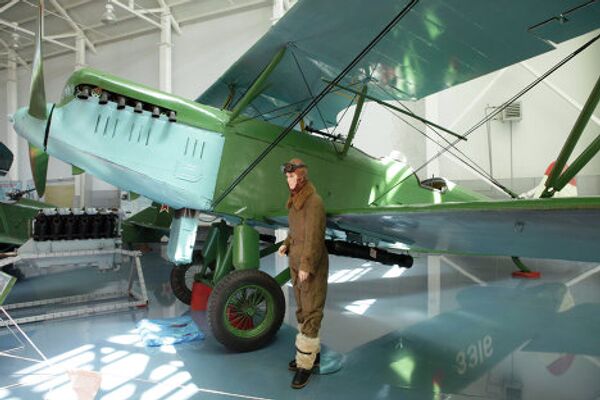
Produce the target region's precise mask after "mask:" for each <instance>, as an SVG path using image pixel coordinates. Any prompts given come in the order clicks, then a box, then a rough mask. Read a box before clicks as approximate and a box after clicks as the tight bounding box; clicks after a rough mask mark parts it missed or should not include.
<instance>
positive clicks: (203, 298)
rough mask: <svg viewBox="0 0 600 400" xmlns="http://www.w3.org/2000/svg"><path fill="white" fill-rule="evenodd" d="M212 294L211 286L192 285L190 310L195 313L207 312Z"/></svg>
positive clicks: (196, 283)
mask: <svg viewBox="0 0 600 400" xmlns="http://www.w3.org/2000/svg"><path fill="white" fill-rule="evenodd" d="M211 292H212V288H211V287H210V286H207V285H205V284H204V283H201V282H194V284H193V285H192V302H191V304H190V308H191V309H192V310H193V311H206V309H207V307H208V297H209V296H210V293H211Z"/></svg>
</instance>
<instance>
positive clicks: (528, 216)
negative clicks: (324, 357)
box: [13, 0, 600, 351]
mask: <svg viewBox="0 0 600 400" xmlns="http://www.w3.org/2000/svg"><path fill="white" fill-rule="evenodd" d="M40 10H41V11H40V12H41V13H42V12H43V9H42V7H40ZM40 21H42V19H41V18H40ZM41 25H42V23H41V22H40V32H42V31H43V29H42V28H43V27H42V26H41ZM598 27H600V3H599V2H598V1H596V0H591V1H588V0H569V1H565V0H529V1H503V2H484V1H476V0H468V1H461V2H459V3H453V2H447V1H442V0H421V1H418V0H394V1H391V0H381V1H377V2H371V3H369V4H368V6H366V5H365V2H361V1H358V0H328V1H321V0H303V1H300V2H298V4H296V5H295V6H294V7H293V8H292V9H291V10H290V11H289V12H288V13H287V14H286V15H285V16H284V17H283V18H282V19H281V20H280V21H279V22H278V23H277V24H275V25H274V26H273V27H272V28H271V29H270V30H269V31H268V32H267V33H266V34H265V36H264V37H263V38H261V39H260V40H259V41H258V42H257V43H256V44H255V45H254V46H253V47H252V48H251V49H250V50H249V51H248V52H246V54H244V55H243V56H242V57H241V58H240V59H239V60H238V61H237V62H236V63H235V64H234V65H233V66H232V67H231V68H230V69H229V70H227V71H226V72H225V73H224V74H223V76H222V77H221V78H219V79H218V80H217V81H216V82H215V83H214V84H213V85H212V86H211V87H210V88H209V89H208V90H206V91H205V92H204V93H203V94H202V95H201V96H200V97H198V98H197V99H196V101H189V100H185V99H182V98H180V97H177V96H173V95H171V94H168V93H164V92H160V91H157V90H155V89H152V88H149V87H145V86H142V85H138V84H136V83H133V82H130V81H126V80H123V79H120V78H118V77H115V76H112V75H109V74H106V73H103V72H100V71H96V70H93V69H87V68H86V69H82V70H79V71H76V72H75V73H73V75H72V76H71V77H70V78H69V80H68V82H67V84H66V86H65V88H64V92H63V94H62V98H61V99H60V100H59V101H58V102H57V103H56V104H53V103H47V102H46V98H45V93H44V84H43V73H42V53H41V44H42V43H41V40H40V37H39V35H38V39H37V50H36V55H35V61H34V67H33V77H32V84H31V99H30V103H29V107H26V108H23V109H21V110H19V111H18V112H17V113H16V114H15V116H14V118H13V121H14V126H15V130H16V131H17V132H18V133H19V134H20V135H21V136H23V137H25V138H26V139H27V140H28V141H29V143H30V144H31V145H32V146H34V147H37V148H39V149H43V151H44V152H46V153H47V154H49V155H51V156H54V157H57V158H59V159H61V160H63V161H65V162H68V163H70V164H72V165H74V166H76V167H78V168H81V169H83V170H85V171H87V172H89V173H91V174H93V175H95V176H97V177H99V178H101V179H103V180H104V181H106V182H109V183H111V184H113V185H115V186H117V187H120V188H122V189H124V190H129V191H133V192H136V193H140V194H142V195H144V196H146V197H148V198H150V199H152V200H154V201H156V202H159V203H164V204H167V205H169V206H170V207H171V208H173V209H174V210H176V211H175V213H174V218H173V222H172V224H171V228H170V239H169V244H168V251H167V252H168V256H169V259H170V260H171V261H172V262H173V263H175V264H176V266H175V267H174V268H175V269H174V271H182V270H184V269H185V268H186V266H187V265H189V264H190V263H191V262H192V259H193V257H194V251H193V247H194V243H195V239H196V231H197V225H198V214H199V213H200V212H202V213H206V214H212V215H214V216H217V217H220V218H221V219H222V220H221V222H219V223H216V224H214V225H213V226H212V228H211V230H210V231H209V233H208V236H207V238H206V240H205V241H204V245H203V249H202V254H201V256H202V258H203V261H202V264H203V266H202V268H201V270H200V272H199V273H198V274H197V275H196V277H197V278H198V279H200V280H202V281H203V282H204V283H205V284H207V285H209V286H211V287H212V288H213V291H212V294H211V297H210V299H209V321H210V324H211V328H212V330H213V333H214V335H215V337H216V338H217V339H218V340H219V341H220V342H221V343H223V344H224V345H225V346H227V347H229V348H231V349H234V350H241V351H247V350H252V349H256V348H259V347H261V346H263V345H265V344H266V343H267V342H268V341H269V340H270V339H271V338H272V337H273V336H274V335H275V333H276V332H277V331H278V329H279V327H280V325H281V323H282V320H283V316H284V311H285V304H284V300H283V295H282V291H281V289H280V286H281V285H282V284H284V283H285V282H286V281H287V280H288V279H289V271H285V272H283V273H281V274H279V275H278V276H276V277H271V276H269V275H267V274H265V273H263V272H262V271H259V266H260V258H261V257H263V256H265V255H268V254H272V253H273V252H274V251H275V249H276V248H277V244H274V245H271V246H267V247H263V246H261V240H260V238H261V236H260V235H259V233H258V231H257V229H256V228H260V227H269V228H278V227H285V226H286V224H287V220H286V215H287V210H286V209H285V206H284V205H285V203H286V198H287V196H288V192H287V188H286V186H285V184H284V181H283V179H282V176H281V172H280V165H281V164H282V163H283V162H285V161H287V160H289V159H291V158H292V157H300V158H302V159H303V160H304V161H305V162H306V163H307V164H308V165H309V166H310V170H311V171H312V172H311V177H312V180H313V181H314V183H315V185H316V187H317V188H318V189H319V191H320V193H321V194H322V197H323V199H324V202H325V205H326V209H327V213H328V229H327V236H328V239H329V241H328V247H329V249H330V251H331V252H332V253H335V254H341V255H350V256H355V257H363V258H368V259H372V260H376V261H382V262H387V263H391V264H399V265H402V266H410V265H411V264H412V258H411V256H410V255H408V254H398V253H397V252H393V251H390V250H389V247H392V246H394V245H396V244H398V243H403V244H404V245H405V246H407V248H408V249H409V251H432V252H448V253H466V254H485V255H496V256H511V257H515V260H516V261H518V258H517V257H536V258H557V259H564V260H582V261H600V248H599V247H598V242H599V241H600V224H598V221H600V198H561V199H555V198H552V197H553V194H554V193H556V192H557V191H558V190H560V188H561V185H562V186H564V184H565V183H566V182H568V181H569V180H570V179H571V178H572V177H573V176H574V175H575V174H576V173H577V171H579V170H580V169H581V168H582V166H583V165H585V164H586V163H587V162H588V161H589V160H590V159H591V157H593V156H594V155H595V154H596V153H597V152H598V150H599V149H600V137H598V138H596V140H594V141H593V143H592V145H590V147H589V148H588V149H586V150H585V151H584V152H583V154H582V155H581V156H580V157H579V158H577V159H576V160H575V161H574V162H573V163H572V165H571V167H569V168H567V169H566V170H565V171H564V172H563V166H565V163H566V161H567V159H568V158H569V156H570V155H571V153H572V151H573V147H574V145H575V143H576V142H577V140H578V138H579V137H580V135H581V133H582V130H583V127H584V126H585V124H586V122H587V120H588V119H589V117H590V115H591V113H592V112H593V110H594V108H595V106H596V104H597V103H598V99H599V98H600V80H599V81H598V83H596V85H595V87H594V89H593V91H592V94H591V95H590V98H589V99H588V101H587V103H586V105H585V107H584V110H583V112H582V113H581V116H580V117H579V119H578V120H577V122H576V123H575V126H574V128H573V131H572V132H571V134H570V136H569V139H568V140H567V142H566V144H565V147H564V149H563V151H562V152H561V154H560V156H559V157H558V159H557V163H556V166H555V168H554V169H553V173H552V174H551V175H550V177H549V179H548V181H547V182H546V190H544V193H543V194H542V198H540V199H534V200H524V199H517V198H516V195H514V194H512V193H511V195H512V197H515V198H514V199H507V200H505V201H492V200H490V199H487V198H485V197H484V196H482V195H479V194H476V193H474V192H472V191H470V190H467V189H465V188H461V187H459V186H457V185H455V184H453V183H451V182H448V181H446V180H444V179H441V178H436V179H433V180H423V181H421V180H419V178H418V176H417V174H416V172H418V171H416V170H414V169H412V168H411V167H410V166H409V165H407V164H406V163H403V162H401V161H397V160H394V159H388V158H384V159H375V158H373V157H371V156H369V155H367V154H365V153H363V152H361V151H360V150H358V149H356V148H354V147H352V141H353V138H354V135H355V133H356V127H357V123H358V121H359V118H360V114H361V109H362V105H363V104H364V102H365V101H376V102H379V103H381V104H384V105H385V104H387V103H386V101H387V100H417V99H421V98H423V97H425V96H427V95H430V94H432V93H436V92H439V91H441V90H444V89H446V88H448V87H451V86H454V85H457V84H459V83H462V82H466V81H469V80H471V79H474V78H476V77H479V76H482V75H484V74H487V73H489V72H492V71H495V70H498V69H500V68H503V67H506V66H508V65H511V64H514V63H516V62H519V61H521V60H524V59H527V58H530V57H533V56H535V55H538V54H541V53H544V52H547V51H549V50H552V49H553V48H554V46H553V43H559V42H562V41H564V40H566V39H569V38H572V37H575V36H578V35H582V34H584V33H588V32H591V31H593V30H594V29H597V28H598ZM599 37H600V35H597V36H595V37H594V38H593V39H592V40H590V41H588V42H587V43H586V44H585V45H584V46H582V47H581V48H580V49H578V50H577V51H576V52H574V53H572V54H571V55H570V56H569V57H567V58H566V59H564V60H563V61H562V62H561V63H559V64H558V65H556V66H555V67H554V68H552V69H551V70H549V71H548V72H547V73H546V74H544V75H542V77H541V78H540V79H538V80H536V81H535V82H533V83H532V84H531V85H529V86H528V87H527V88H525V89H524V90H523V91H522V92H521V93H519V94H518V95H517V96H514V97H513V98H511V99H509V100H508V101H507V102H506V103H505V104H504V105H503V106H502V107H500V108H498V109H497V110H496V113H498V112H501V111H502V109H503V108H504V107H505V106H507V105H508V104H510V103H511V102H512V101H514V100H516V99H517V98H518V97H519V96H520V95H522V94H524V93H525V92H526V91H527V90H528V89H529V88H531V87H533V86H534V85H535V84H537V83H539V82H540V81H541V80H542V79H543V78H545V77H546V76H548V75H549V74H551V73H552V72H554V71H555V70H556V69H558V68H559V67H560V66H562V65H563V64H564V63H566V62H568V61H569V60H570V59H571V58H573V57H575V56H576V55H577V54H579V53H580V52H582V51H585V49H586V48H588V47H589V46H591V45H593V43H594V42H595V41H596V40H597V39H598V38H599ZM354 103H356V108H355V112H354V116H353V121H352V124H351V128H350V130H349V132H348V133H347V135H346V136H345V137H341V136H336V135H335V134H334V133H333V132H331V131H329V128H333V127H335V126H336V125H337V123H338V121H337V115H338V114H339V113H340V112H341V111H343V110H344V109H347V108H348V107H349V106H350V105H352V104H354ZM404 112H405V113H408V114H409V116H410V117H414V118H416V119H419V120H420V121H422V122H424V123H426V124H427V125H429V126H432V127H435V128H436V129H438V130H442V131H444V132H445V134H446V135H450V136H449V137H452V140H455V141H456V142H458V141H460V140H463V139H466V137H467V136H468V135H469V134H470V133H471V132H473V131H474V130H475V129H476V128H477V127H478V126H481V125H483V124H484V123H485V122H486V120H482V121H480V123H479V124H477V125H476V126H474V127H473V128H472V129H471V130H469V131H467V132H465V133H462V134H457V133H455V132H451V131H450V130H449V129H446V128H444V127H441V126H439V125H436V124H435V123H434V122H431V121H427V120H424V119H423V118H421V117H418V116H416V115H414V114H412V113H411V112H408V111H404ZM494 115H495V113H492V114H491V115H490V116H488V118H492V117H493V116H494ZM456 142H450V144H449V148H450V146H453V145H455V144H456ZM33 155H34V158H35V159H34V162H33V163H32V164H33V165H42V166H43V165H44V158H45V157H47V156H46V155H45V154H44V153H40V152H38V153H37V154H33ZM41 169H43V168H41V167H40V170H41ZM34 176H36V177H37V178H36V180H35V181H36V182H38V183H40V184H41V183H42V182H43V181H44V177H43V174H40V173H38V172H36V171H34ZM508 192H509V193H510V191H508ZM386 249H387V250H386ZM197 256H198V255H197Z"/></svg>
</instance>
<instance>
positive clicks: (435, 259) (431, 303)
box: [427, 256, 442, 318]
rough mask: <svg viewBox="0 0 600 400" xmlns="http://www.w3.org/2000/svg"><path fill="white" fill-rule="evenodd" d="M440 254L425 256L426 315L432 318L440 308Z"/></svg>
mask: <svg viewBox="0 0 600 400" xmlns="http://www.w3.org/2000/svg"><path fill="white" fill-rule="evenodd" d="M440 258H441V257H440V256H427V316H428V317H429V318H433V317H435V316H436V315H438V314H439V313H440V309H441V303H442V301H441V286H442V279H441V263H440Z"/></svg>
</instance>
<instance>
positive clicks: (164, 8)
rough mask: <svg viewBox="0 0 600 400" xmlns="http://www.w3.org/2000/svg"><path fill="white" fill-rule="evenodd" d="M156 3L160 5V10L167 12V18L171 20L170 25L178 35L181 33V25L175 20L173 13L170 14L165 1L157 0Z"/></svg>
mask: <svg viewBox="0 0 600 400" xmlns="http://www.w3.org/2000/svg"><path fill="white" fill-rule="evenodd" d="M158 3H159V4H160V6H161V7H162V12H165V13H167V14H169V19H170V20H171V26H172V27H173V29H174V30H175V32H177V34H178V35H181V27H180V26H179V23H178V22H177V20H176V19H175V17H174V16H173V14H171V9H170V8H169V6H168V5H167V2H166V1H165V0H158Z"/></svg>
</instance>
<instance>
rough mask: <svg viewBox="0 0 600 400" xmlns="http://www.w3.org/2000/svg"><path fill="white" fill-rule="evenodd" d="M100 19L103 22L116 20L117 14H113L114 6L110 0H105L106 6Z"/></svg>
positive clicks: (110, 22) (108, 22)
mask: <svg viewBox="0 0 600 400" xmlns="http://www.w3.org/2000/svg"><path fill="white" fill-rule="evenodd" d="M100 20H101V21H102V22H103V23H105V24H113V23H115V22H116V21H117V16H116V15H115V7H114V6H113V5H112V4H110V0H109V1H107V2H106V8H105V10H104V13H103V14H102V18H100Z"/></svg>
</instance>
